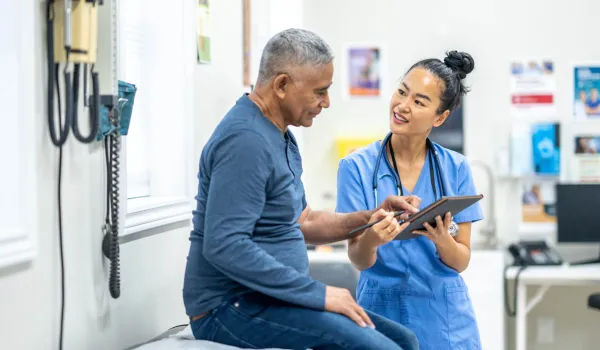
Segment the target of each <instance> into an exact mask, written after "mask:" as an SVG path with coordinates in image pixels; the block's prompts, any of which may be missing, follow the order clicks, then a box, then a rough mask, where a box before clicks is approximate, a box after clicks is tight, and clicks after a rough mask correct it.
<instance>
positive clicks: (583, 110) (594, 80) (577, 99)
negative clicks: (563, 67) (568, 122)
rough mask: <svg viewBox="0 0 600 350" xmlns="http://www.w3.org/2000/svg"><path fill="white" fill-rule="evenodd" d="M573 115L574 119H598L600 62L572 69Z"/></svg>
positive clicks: (599, 111) (599, 117)
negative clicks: (595, 64)
mask: <svg viewBox="0 0 600 350" xmlns="http://www.w3.org/2000/svg"><path fill="white" fill-rule="evenodd" d="M573 75H574V76H573V78H574V86H573V116H574V118H575V119H576V120H586V119H594V118H596V119H600V96H598V91H599V90H600V64H598V65H597V66H575V68H574V69H573Z"/></svg>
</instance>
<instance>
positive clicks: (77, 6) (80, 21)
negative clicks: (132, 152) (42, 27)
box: [46, 0, 103, 146]
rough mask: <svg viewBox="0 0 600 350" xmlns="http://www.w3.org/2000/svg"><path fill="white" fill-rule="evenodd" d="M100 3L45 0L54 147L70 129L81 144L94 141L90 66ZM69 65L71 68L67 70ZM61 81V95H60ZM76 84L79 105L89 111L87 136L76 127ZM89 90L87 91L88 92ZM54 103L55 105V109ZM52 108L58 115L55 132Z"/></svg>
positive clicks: (95, 88)
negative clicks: (81, 100)
mask: <svg viewBox="0 0 600 350" xmlns="http://www.w3.org/2000/svg"><path fill="white" fill-rule="evenodd" d="M102 3H103V2H102V1H101V0H49V1H48V2H47V26H46V50H47V64H48V127H49V132H50V137H51V139H52V143H53V144H54V145H56V146H62V145H63V144H64V143H65V142H66V140H67V138H68V136H69V132H70V130H72V131H73V135H74V136H75V138H76V139H77V140H78V141H80V142H82V143H90V142H92V141H94V139H95V138H96V134H97V132H98V120H99V112H100V92H99V82H98V73H97V72H95V71H94V65H95V63H96V56H97V51H98V6H100V5H102ZM71 65H72V71H69V70H70V66H71ZM61 66H62V68H63V69H62V77H61V72H60V68H61ZM88 77H89V78H88ZM61 78H62V79H61ZM82 78H83V81H81V80H82ZM61 80H62V81H61ZM90 81H91V86H90V83H89V82H90ZM62 84H64V94H61V90H62V89H61V85H62ZM80 84H83V105H84V106H85V107H87V108H88V110H89V124H90V131H89V134H88V135H87V136H83V135H82V133H81V131H80V128H79V118H78V104H79V92H80V86H81V85H80ZM89 90H91V93H88V92H89ZM61 95H63V96H64V100H63V98H61ZM56 98H58V99H57V100H55V99H56ZM63 101H64V105H63ZM56 102H57V105H58V106H57V107H58V108H55V103H56ZM63 106H64V109H63ZM63 110H64V115H65V116H64V121H63V118H62V113H63ZM55 111H56V112H58V117H59V126H58V132H57V130H56V125H55V117H54V115H55Z"/></svg>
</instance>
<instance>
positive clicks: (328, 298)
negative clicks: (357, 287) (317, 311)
mask: <svg viewBox="0 0 600 350" xmlns="http://www.w3.org/2000/svg"><path fill="white" fill-rule="evenodd" d="M325 310H327V311H331V312H335V313H338V314H342V315H344V316H347V317H348V318H350V319H351V320H353V321H354V322H356V323H357V324H358V325H359V326H361V327H366V326H369V327H371V328H375V325H374V324H373V321H371V319H370V318H369V316H368V315H367V313H366V312H365V310H364V309H363V308H362V307H360V305H358V304H357V303H356V301H355V300H354V298H352V295H350V292H349V291H348V290H347V289H343V288H337V287H332V286H327V287H326V288H325Z"/></svg>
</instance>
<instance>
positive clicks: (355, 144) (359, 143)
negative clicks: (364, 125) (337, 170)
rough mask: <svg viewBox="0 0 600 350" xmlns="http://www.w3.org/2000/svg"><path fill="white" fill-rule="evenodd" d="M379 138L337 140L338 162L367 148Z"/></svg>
mask: <svg viewBox="0 0 600 350" xmlns="http://www.w3.org/2000/svg"><path fill="white" fill-rule="evenodd" d="M379 139H380V138H377V137H357V138H338V139H336V140H335V143H336V146H337V147H336V148H337V157H338V160H340V159H342V158H344V157H345V156H347V155H349V154H350V153H352V152H354V151H356V150H357V149H359V148H361V147H366V146H368V145H370V144H372V143H373V142H375V141H377V140H379Z"/></svg>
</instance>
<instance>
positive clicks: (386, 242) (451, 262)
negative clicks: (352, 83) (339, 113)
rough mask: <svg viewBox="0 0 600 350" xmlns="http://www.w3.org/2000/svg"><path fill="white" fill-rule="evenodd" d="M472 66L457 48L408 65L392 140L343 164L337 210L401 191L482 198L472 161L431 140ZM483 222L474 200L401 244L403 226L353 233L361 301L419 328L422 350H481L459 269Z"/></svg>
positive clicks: (366, 205)
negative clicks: (476, 228) (474, 228)
mask: <svg viewBox="0 0 600 350" xmlns="http://www.w3.org/2000/svg"><path fill="white" fill-rule="evenodd" d="M473 68H474V61H473V58H472V57H471V56H470V55H469V54H467V53H463V52H456V51H452V52H450V53H448V54H447V55H446V57H445V58H444V60H443V61H441V60H439V59H426V60H422V61H419V62H417V63H415V64H414V65H413V66H412V67H411V68H410V69H409V70H408V72H407V73H406V75H405V76H404V78H403V79H402V81H401V83H400V84H399V86H398V88H397V90H396V91H395V92H394V94H393V95H392V98H391V102H390V107H389V125H390V132H391V136H390V138H389V141H388V143H387V144H383V142H382V141H376V142H374V143H372V144H371V145H369V146H366V147H364V148H361V149H358V150H356V151H355V152H353V153H352V154H350V155H348V156H347V157H345V158H344V159H342V160H341V161H340V164H339V170H338V189H337V193H338V199H337V209H336V210H337V211H338V212H352V211H357V210H367V209H373V208H376V207H377V206H378V205H379V203H376V201H382V200H383V199H384V198H386V197H387V196H389V195H395V194H400V195H404V196H409V195H411V196H417V197H420V198H421V200H422V202H421V208H424V207H426V206H428V205H430V204H431V203H433V202H435V201H436V200H437V199H440V198H441V197H442V196H463V195H475V194H477V193H476V190H475V186H474V183H473V178H472V175H471V170H470V168H469V164H468V163H467V161H466V159H465V157H464V156H463V155H461V154H459V153H456V152H454V151H451V150H448V149H446V148H444V147H441V146H440V145H438V144H435V143H433V142H430V141H429V140H428V136H429V133H430V132H431V129H432V128H434V127H439V126H441V125H442V124H443V123H444V121H445V120H446V119H447V118H448V116H449V115H450V113H451V112H452V110H453V109H454V108H456V107H457V105H458V104H459V102H460V99H461V96H463V95H464V94H466V92H467V91H468V89H467V88H466V87H465V86H464V85H463V83H462V80H463V79H464V78H465V77H466V76H467V74H468V73H470V72H471V71H472V70H473ZM382 148H383V149H382ZM380 152H384V153H383V155H382V157H381V158H380V165H379V167H376V164H377V162H378V158H379V157H378V155H379V154H380ZM436 153H437V154H436ZM375 172H377V173H376V174H375ZM374 176H376V179H377V182H376V186H374V185H373V180H374ZM374 187H376V188H374ZM374 191H375V192H376V193H377V195H375V194H374ZM481 219H483V214H482V210H481V207H480V206H479V204H474V205H472V206H471V207H469V208H467V209H465V210H463V211H462V212H460V213H458V214H456V215H455V216H454V217H452V214H451V213H447V214H446V215H445V216H444V217H439V216H438V217H437V220H436V225H434V226H435V227H434V226H432V225H427V226H426V230H420V231H415V232H414V233H417V234H418V237H417V238H414V239H409V240H401V241H400V240H398V241H395V240H393V238H394V236H395V235H396V234H397V233H398V231H393V232H389V230H381V231H378V230H376V229H371V230H367V231H365V232H364V233H363V234H362V235H360V236H357V237H354V238H352V239H350V240H349V246H348V256H349V257H350V260H351V261H352V263H353V265H354V266H356V267H357V268H358V269H359V270H361V274H360V280H359V283H358V287H357V299H358V302H359V304H360V305H361V306H362V307H364V308H365V309H368V310H370V311H373V312H376V313H378V314H380V315H383V316H385V317H387V318H389V319H392V320H394V321H396V322H399V323H401V324H403V325H405V326H407V327H408V328H409V329H411V330H412V331H414V332H415V333H416V335H417V337H418V338H419V343H420V348H421V349H425V350H428V349H431V350H444V349H452V350H458V349H469V350H473V349H480V348H481V344H480V337H479V331H478V327H477V322H476V319H475V314H474V312H473V306H472V303H471V300H470V297H469V294H468V291H467V286H466V285H465V282H464V281H463V279H462V277H461V276H460V273H461V272H462V271H464V270H465V269H466V268H467V266H468V265H469V259H470V256H471V251H470V238H471V223H472V222H475V221H478V220H481ZM387 220H388V221H389V222H393V221H394V219H393V218H392V217H391V216H388V217H387ZM457 227H458V233H457V234H456V233H454V234H452V233H451V232H450V230H451V229H453V232H456V228H457Z"/></svg>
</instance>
